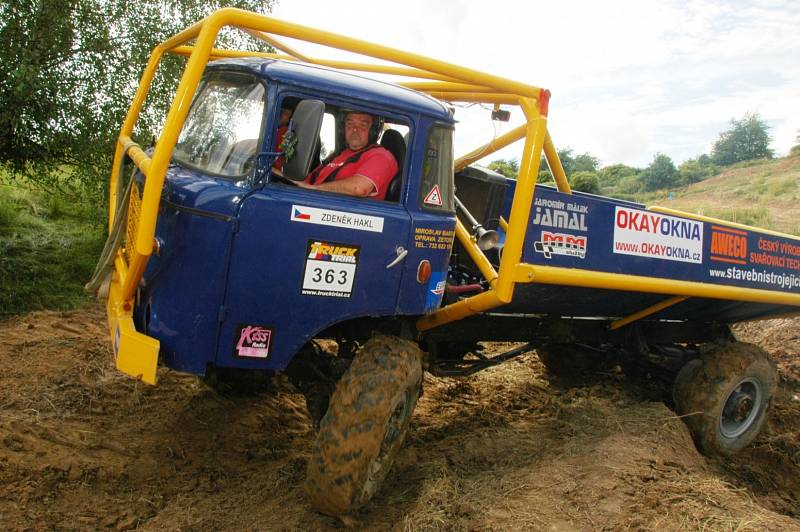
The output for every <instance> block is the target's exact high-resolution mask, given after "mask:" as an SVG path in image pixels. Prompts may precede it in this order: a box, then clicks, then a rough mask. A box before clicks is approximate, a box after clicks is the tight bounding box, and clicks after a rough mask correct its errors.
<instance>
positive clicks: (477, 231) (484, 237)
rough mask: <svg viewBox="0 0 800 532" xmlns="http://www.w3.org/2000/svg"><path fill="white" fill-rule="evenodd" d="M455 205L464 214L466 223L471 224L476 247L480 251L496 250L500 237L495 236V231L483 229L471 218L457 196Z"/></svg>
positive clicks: (470, 214)
mask: <svg viewBox="0 0 800 532" xmlns="http://www.w3.org/2000/svg"><path fill="white" fill-rule="evenodd" d="M456 205H457V206H458V208H459V209H461V212H462V213H464V216H465V217H466V218H467V221H469V223H470V224H472V235H473V237H474V238H475V241H476V242H477V243H478V247H479V248H480V249H481V251H488V250H490V249H493V248H496V247H497V244H498V243H499V242H500V235H498V234H497V231H495V230H493V229H486V228H484V227H483V226H482V225H481V224H480V223H479V222H478V220H476V219H475V217H474V216H472V213H470V212H469V211H468V210H467V208H466V207H465V206H464V204H463V203H461V200H459V199H458V196H456Z"/></svg>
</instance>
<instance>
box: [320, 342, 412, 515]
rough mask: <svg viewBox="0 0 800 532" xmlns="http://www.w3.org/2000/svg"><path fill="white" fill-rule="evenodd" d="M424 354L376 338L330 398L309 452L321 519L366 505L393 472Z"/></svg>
mask: <svg viewBox="0 0 800 532" xmlns="http://www.w3.org/2000/svg"><path fill="white" fill-rule="evenodd" d="M421 361H422V352H421V351H420V349H419V347H418V346H417V345H416V344H415V343H413V342H410V341H408V340H403V339H400V338H397V337H392V336H377V337H375V338H373V339H371V340H369V341H368V342H367V343H366V344H364V346H363V347H362V348H361V349H360V350H359V351H358V353H357V354H356V356H355V358H354V359H353V363H352V364H351V365H350V368H349V369H348V370H347V372H346V373H345V374H344V376H343V377H342V379H341V380H340V381H339V383H338V384H337V386H336V390H335V391H334V393H333V395H332V396H331V401H330V406H329V408H328V412H327V413H326V414H325V417H323V418H322V422H321V423H320V429H319V433H318V435H317V439H316V441H315V442H314V446H313V449H312V451H311V459H310V460H309V463H308V474H307V477H306V492H307V493H308V496H309V498H310V500H311V505H312V506H313V507H314V508H315V509H317V510H319V511H320V512H322V513H325V514H328V515H333V516H343V515H347V514H350V513H352V512H354V511H355V510H358V509H359V508H360V507H362V506H363V505H364V504H366V503H367V502H368V501H369V500H370V499H371V498H372V496H373V495H374V494H375V492H376V491H377V490H378V488H379V487H380V485H381V483H382V481H383V480H384V479H385V478H386V475H387V473H388V472H389V470H390V469H391V466H392V463H393V462H394V459H395V457H396V455H397V452H398V450H399V449H400V447H401V446H402V444H403V440H404V439H405V435H406V433H407V432H408V425H409V421H410V419H411V413H412V412H413V411H414V407H415V406H416V403H417V399H418V398H419V394H420V389H421V386H422V362H421Z"/></svg>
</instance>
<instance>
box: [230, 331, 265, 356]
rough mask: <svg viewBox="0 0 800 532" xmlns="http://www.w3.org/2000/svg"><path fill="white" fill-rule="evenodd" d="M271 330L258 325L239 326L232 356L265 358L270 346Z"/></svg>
mask: <svg viewBox="0 0 800 532" xmlns="http://www.w3.org/2000/svg"><path fill="white" fill-rule="evenodd" d="M272 334H273V330H272V328H271V327H262V326H260V325H239V326H238V327H237V329H236V335H235V336H234V338H237V340H236V346H235V347H234V349H233V354H234V356H237V357H243V358H267V357H268V356H269V349H270V345H271V344H272Z"/></svg>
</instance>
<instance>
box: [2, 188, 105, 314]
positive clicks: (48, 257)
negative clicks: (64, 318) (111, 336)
mask: <svg viewBox="0 0 800 532" xmlns="http://www.w3.org/2000/svg"><path fill="white" fill-rule="evenodd" d="M103 221H104V217H103V216H102V213H101V212H100V208H99V207H98V206H96V205H90V204H81V203H76V202H75V201H74V200H70V199H64V198H60V197H57V196H52V195H50V194H47V195H45V194H43V193H37V192H35V191H31V190H26V189H22V188H16V187H0V319H2V318H5V317H7V316H9V315H12V314H18V313H23V312H28V311H31V310H41V309H51V308H57V309H69V308H75V307H76V306H79V305H82V304H85V303H86V302H88V301H89V300H90V299H89V297H88V296H87V295H86V294H85V293H84V292H83V285H84V284H85V283H86V281H88V280H89V277H90V276H91V274H92V272H93V271H94V266H95V263H96V261H97V258H98V256H99V255H100V250H101V249H102V247H103V242H104V241H105V224H104V223H103Z"/></svg>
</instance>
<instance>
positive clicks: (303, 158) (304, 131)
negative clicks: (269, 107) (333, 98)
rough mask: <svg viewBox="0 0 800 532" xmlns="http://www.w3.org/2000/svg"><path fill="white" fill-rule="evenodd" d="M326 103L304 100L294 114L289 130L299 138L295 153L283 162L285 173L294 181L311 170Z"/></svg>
mask: <svg viewBox="0 0 800 532" xmlns="http://www.w3.org/2000/svg"><path fill="white" fill-rule="evenodd" d="M324 114H325V104H324V103H323V102H322V101H320V100H303V101H301V102H300V103H298V104H297V107H296V108H295V110H294V114H292V121H291V122H290V126H289V131H288V132H287V133H286V134H287V135H289V134H292V135H294V136H295V137H296V138H297V144H296V145H295V148H294V155H293V156H292V158H291V159H290V160H288V161H285V162H284V163H283V175H284V176H285V177H287V178H289V179H292V180H294V181H302V180H303V179H305V177H306V175H308V172H309V171H311V159H312V157H313V156H314V154H315V153H317V148H318V146H319V132H320V129H321V128H322V117H323V115H324Z"/></svg>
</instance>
